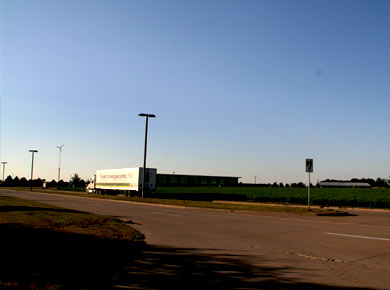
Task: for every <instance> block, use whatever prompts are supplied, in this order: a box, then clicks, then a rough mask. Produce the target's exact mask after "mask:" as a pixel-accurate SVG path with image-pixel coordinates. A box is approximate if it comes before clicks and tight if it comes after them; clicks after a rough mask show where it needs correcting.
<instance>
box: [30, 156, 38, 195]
mask: <svg viewBox="0 0 390 290" xmlns="http://www.w3.org/2000/svg"><path fill="white" fill-rule="evenodd" d="M30 152H31V153H32V158H31V159H32V160H31V183H30V191H32V182H33V173H34V153H35V152H38V150H30Z"/></svg>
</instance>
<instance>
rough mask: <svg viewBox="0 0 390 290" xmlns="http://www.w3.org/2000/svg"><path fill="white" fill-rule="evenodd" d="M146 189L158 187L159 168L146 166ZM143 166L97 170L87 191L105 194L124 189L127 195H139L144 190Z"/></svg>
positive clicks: (151, 189) (152, 189)
mask: <svg viewBox="0 0 390 290" xmlns="http://www.w3.org/2000/svg"><path fill="white" fill-rule="evenodd" d="M145 172H146V174H145V190H146V191H154V190H155V189H156V179H157V169H156V168H146V170H145ZM142 183H143V167H136V168H122V169H105V170H96V175H94V176H93V177H92V180H91V182H90V183H89V184H88V185H87V188H86V191H87V193H96V194H104V193H110V192H115V191H120V190H121V191H123V192H124V193H125V195H126V196H128V195H130V196H131V195H139V194H140V193H141V192H142Z"/></svg>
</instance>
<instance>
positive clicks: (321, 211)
mask: <svg viewBox="0 0 390 290" xmlns="http://www.w3.org/2000/svg"><path fill="white" fill-rule="evenodd" d="M19 190H23V189H20V188H19ZM24 190H25V189H24ZM36 191H37V192H45V193H52V194H63V195H70V196H79V197H88V198H100V199H109V200H123V201H131V202H142V203H151V204H161V205H173V206H182V207H193V208H207V209H217V210H230V211H254V212H264V211H267V212H288V213H295V214H309V215H313V214H317V215H334V214H340V215H343V214H345V212H344V211H341V210H333V209H327V208H318V207H312V208H311V209H310V210H309V209H308V208H307V207H306V206H294V205H288V204H279V205H273V204H264V203H256V202H242V203H232V202H228V201H218V202H212V201H196V200H183V199H164V198H139V197H125V196H123V195H96V194H85V193H79V192H74V191H62V190H61V191H60V190H53V189H50V190H39V191H38V190H36Z"/></svg>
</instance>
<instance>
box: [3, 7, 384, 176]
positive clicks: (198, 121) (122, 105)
mask: <svg viewBox="0 0 390 290" xmlns="http://www.w3.org/2000/svg"><path fill="white" fill-rule="evenodd" d="M0 3H1V6H0V9H1V40H0V41H1V42H0V43H1V88H0V89H1V90H0V94H1V156H0V158H1V160H2V161H7V162H8V164H7V166H6V175H8V174H13V175H14V176H19V177H23V176H25V177H27V178H28V177H29V176H30V168H31V154H30V153H29V152H28V150H29V149H38V150H39V152H38V154H37V155H36V158H35V166H34V172H35V173H34V176H35V177H38V176H39V177H41V178H46V179H48V180H51V179H56V178H57V170H58V149H57V148H56V146H58V145H62V144H65V146H64V148H63V154H62V165H61V168H62V177H63V178H64V179H65V180H68V179H69V177H70V176H71V175H73V174H74V173H78V174H79V175H80V176H81V177H82V178H85V179H87V178H89V177H90V176H91V175H92V174H93V173H94V171H95V170H96V169H108V168H124V167H137V166H142V162H143V146H144V143H143V142H144V128H145V119H144V118H141V117H138V113H141V112H146V113H154V114H156V115H157V118H155V119H151V120H150V123H149V125H150V126H149V138H148V141H149V142H148V166H150V167H156V168H157V169H158V171H159V172H163V173H171V172H176V173H186V174H205V175H206V174H210V175H229V176H241V177H242V179H241V181H243V182H254V176H257V182H274V181H277V182H288V183H290V182H298V181H303V182H306V179H307V176H306V173H305V171H304V164H305V158H313V159H314V173H313V175H312V180H314V182H315V181H316V180H317V179H320V180H322V179H326V178H336V179H350V178H352V177H358V178H361V177H372V178H376V177H386V178H388V176H389V175H390V154H389V148H390V134H389V124H390V114H389V108H390V17H389V15H390V1H386V0H383V1H375V0H367V1H358V0H349V1H344V0H337V1H336V0H334V1H331V0H329V1H326V0H321V1H316V0H308V1H301V0H294V1H287V0H284V1H277V0H272V1H271V0H270V1H260V0H259V1H249V0H245V1H238V0H237V1H227V0H221V1H198V0H197V1H183V0H178V1H157V0H156V1H130V0H128V1H119V0H116V1H108V0H107V1H89V0H83V1H78V0H66V1H65V0H64V1H55V0H54V1H53V0H44V1H43V0H34V1H30V0H24V1H23V0H0Z"/></svg>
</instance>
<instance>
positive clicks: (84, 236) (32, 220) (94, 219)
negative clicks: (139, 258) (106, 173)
mask: <svg viewBox="0 0 390 290" xmlns="http://www.w3.org/2000/svg"><path fill="white" fill-rule="evenodd" d="M0 233H1V238H0V250H1V259H0V289H68V288H79V287H80V288H83V287H84V286H85V288H86V289H87V288H91V289H94V288H95V289H96V288H99V289H102V288H101V287H103V288H105V286H107V287H108V288H110V285H111V276H112V273H113V271H114V272H115V269H116V267H118V266H120V265H121V261H122V260H123V259H125V257H126V255H127V258H129V256H131V255H133V254H134V255H135V253H136V249H137V248H138V247H141V246H143V241H144V236H143V235H142V234H141V233H140V232H138V231H137V230H135V229H133V228H131V227H130V226H128V225H126V224H125V223H124V222H122V221H120V220H118V219H115V218H111V217H105V216H99V215H95V214H89V213H84V212H78V211H74V210H68V209H63V208H58V207H53V206H48V205H45V204H42V203H37V202H33V201H27V200H22V199H17V198H13V197H9V196H3V195H0ZM133 250H134V251H133ZM108 288H107V289H108Z"/></svg>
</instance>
